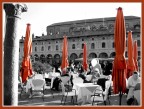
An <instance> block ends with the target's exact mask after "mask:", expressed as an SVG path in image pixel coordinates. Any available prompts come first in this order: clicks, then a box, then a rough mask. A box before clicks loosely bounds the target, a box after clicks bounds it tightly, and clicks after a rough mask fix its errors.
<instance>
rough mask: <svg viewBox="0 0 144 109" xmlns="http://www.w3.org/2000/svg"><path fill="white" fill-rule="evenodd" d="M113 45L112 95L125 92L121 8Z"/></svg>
mask: <svg viewBox="0 0 144 109" xmlns="http://www.w3.org/2000/svg"><path fill="white" fill-rule="evenodd" d="M114 44H115V52H116V56H115V58H114V63H113V73H112V74H113V75H112V77H113V86H114V93H115V94H117V93H119V92H125V90H126V60H125V57H124V52H125V47H126V30H125V20H124V17H123V11H122V8H121V7H119V8H118V10H117V16H116V20H115V31H114Z"/></svg>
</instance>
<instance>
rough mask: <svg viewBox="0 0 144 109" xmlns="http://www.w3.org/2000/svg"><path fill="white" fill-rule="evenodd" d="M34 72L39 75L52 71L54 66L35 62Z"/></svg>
mask: <svg viewBox="0 0 144 109" xmlns="http://www.w3.org/2000/svg"><path fill="white" fill-rule="evenodd" d="M32 67H33V70H34V71H35V72H37V73H39V74H42V73H44V72H50V71H52V66H51V65H49V64H47V63H41V62H38V61H37V62H35V63H33V66H32Z"/></svg>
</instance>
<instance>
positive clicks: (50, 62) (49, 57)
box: [46, 54, 53, 65]
mask: <svg viewBox="0 0 144 109" xmlns="http://www.w3.org/2000/svg"><path fill="white" fill-rule="evenodd" d="M52 58H53V57H52V55H51V54H48V55H47V56H46V61H47V63H49V64H50V65H52Z"/></svg>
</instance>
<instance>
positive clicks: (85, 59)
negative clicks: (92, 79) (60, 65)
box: [83, 43, 88, 71]
mask: <svg viewBox="0 0 144 109" xmlns="http://www.w3.org/2000/svg"><path fill="white" fill-rule="evenodd" d="M87 68H88V63H87V47H86V43H84V47H83V69H84V70H85V71H87Z"/></svg>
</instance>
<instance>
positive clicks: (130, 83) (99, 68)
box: [44, 59, 141, 105]
mask: <svg viewBox="0 0 144 109" xmlns="http://www.w3.org/2000/svg"><path fill="white" fill-rule="evenodd" d="M112 67H113V61H107V60H104V61H102V62H101V63H99V60H98V59H96V60H92V61H91V62H90V63H89V65H88V70H87V71H86V70H83V66H82V63H81V62H79V63H78V64H76V65H75V64H74V62H71V63H70V65H69V66H68V67H67V68H66V69H63V70H62V69H61V68H60V67H59V68H57V69H56V68H55V67H52V69H51V71H50V72H45V73H44V79H45V81H46V84H47V85H48V84H49V83H51V82H52V83H53V84H51V89H52V90H56V91H59V90H60V83H61V82H62V81H61V79H60V78H59V76H56V77H53V74H55V73H58V74H59V75H60V77H62V76H70V81H69V82H70V84H71V86H72V87H73V85H74V84H73V74H77V76H78V77H80V78H82V79H83V82H84V83H94V82H97V84H98V85H100V86H101V87H102V89H103V90H105V87H106V86H105V85H106V84H105V83H106V81H112ZM87 75H92V76H91V78H90V79H87ZM139 83H141V80H140V76H139V72H137V71H134V72H133V75H132V76H130V77H129V78H127V90H128V91H127V104H128V105H131V104H133V101H134V97H133V91H134V90H140V85H137V84H139ZM136 87H137V88H136ZM109 94H111V87H110V89H109Z"/></svg>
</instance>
